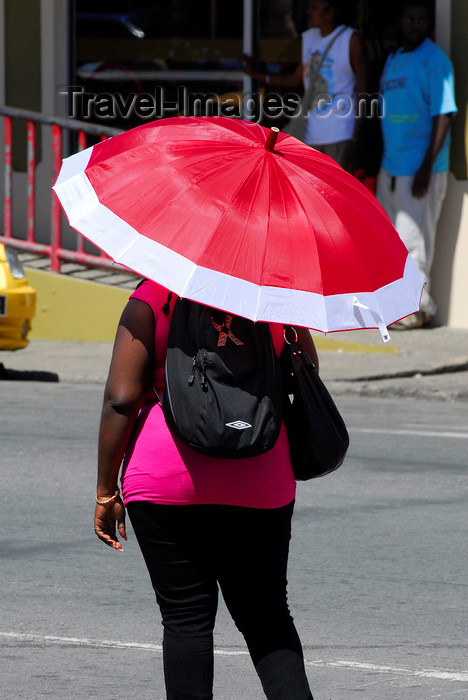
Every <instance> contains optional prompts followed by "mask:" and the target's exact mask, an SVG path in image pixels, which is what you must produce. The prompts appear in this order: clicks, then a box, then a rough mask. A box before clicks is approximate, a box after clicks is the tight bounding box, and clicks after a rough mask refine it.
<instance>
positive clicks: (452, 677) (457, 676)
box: [306, 661, 468, 683]
mask: <svg viewBox="0 0 468 700" xmlns="http://www.w3.org/2000/svg"><path fill="white" fill-rule="evenodd" d="M306 664H307V665H308V666H329V667H332V668H347V669H356V670H358V671H374V673H396V674H399V675H404V676H413V677H415V678H436V679H437V680H441V681H452V682H453V681H455V682H459V683H467V682H468V673H464V672H457V671H446V670H438V669H423V670H421V671H417V670H415V669H410V668H399V667H395V666H380V665H379V664H368V663H360V662H359V661H306Z"/></svg>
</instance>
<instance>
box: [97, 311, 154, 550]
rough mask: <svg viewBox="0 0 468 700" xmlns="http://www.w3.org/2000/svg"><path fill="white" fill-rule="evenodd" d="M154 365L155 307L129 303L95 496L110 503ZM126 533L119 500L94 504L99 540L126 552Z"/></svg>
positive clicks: (115, 356)
mask: <svg viewBox="0 0 468 700" xmlns="http://www.w3.org/2000/svg"><path fill="white" fill-rule="evenodd" d="M153 366H154V316H153V312H152V310H151V308H150V307H149V306H148V305H147V304H145V303H144V302H142V301H139V300H138V299H130V300H129V302H128V304H127V306H126V307H125V309H124V311H123V314H122V317H121V319H120V322H119V326H118V328H117V334H116V338H115V343H114V350H113V353H112V360H111V365H110V369H109V375H108V378H107V382H106V388H105V391H104V402H103V407H102V414H101V424H100V428H99V448H98V475H97V488H96V497H97V499H99V500H100V501H106V500H107V499H109V498H111V497H112V496H114V494H115V493H116V490H117V479H118V474H119V470H120V464H121V462H122V458H123V455H124V452H125V449H126V447H127V444H128V440H129V438H130V435H131V433H132V430H133V426H134V424H135V420H136V418H137V416H138V412H139V410H140V408H141V405H142V403H143V400H144V398H145V396H146V395H147V393H148V389H150V388H151V380H152V372H153ZM116 523H117V524H118V531H119V533H120V536H121V537H123V538H124V539H127V537H126V532H125V510H124V507H123V503H122V501H121V499H120V498H117V499H116V500H112V501H110V502H109V503H107V504H99V503H97V504H96V513H95V520H94V530H95V532H96V534H97V536H98V537H99V539H100V540H102V541H103V542H105V544H107V545H109V546H110V547H114V549H118V550H120V549H122V546H121V544H120V542H119V541H118V539H117V533H116Z"/></svg>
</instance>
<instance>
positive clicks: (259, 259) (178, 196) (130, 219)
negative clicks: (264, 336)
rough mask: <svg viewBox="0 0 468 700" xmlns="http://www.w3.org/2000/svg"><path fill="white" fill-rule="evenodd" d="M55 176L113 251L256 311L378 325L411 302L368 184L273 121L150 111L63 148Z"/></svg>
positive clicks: (406, 261)
mask: <svg viewBox="0 0 468 700" xmlns="http://www.w3.org/2000/svg"><path fill="white" fill-rule="evenodd" d="M275 141H276V142H275ZM54 190H55V192H56V194H57V196H58V198H59V200H60V202H61V205H62V207H63V209H64V211H65V213H66V215H67V217H68V220H69V222H70V225H71V226H73V227H74V228H75V229H77V231H79V232H80V233H81V234H82V235H83V236H85V237H86V238H87V239H89V240H90V241H92V242H93V243H94V244H96V245H97V246H98V247H99V248H101V249H102V250H103V251H105V252H106V253H107V254H108V255H110V256H111V258H113V260H115V261H116V262H118V263H121V264H123V265H125V266H126V267H128V268H130V269H132V270H134V271H135V272H137V273H139V274H140V275H142V276H144V277H148V278H150V279H152V280H154V281H156V282H159V283H160V284H162V285H163V286H165V287H167V288H169V289H170V290H172V291H173V292H175V293H176V294H178V295H179V296H181V297H187V298H189V299H193V300H194V301H198V302H200V303H203V304H207V305H209V306H214V307H217V308H220V309H223V310H225V311H228V312H230V313H234V314H238V315H240V316H244V317H246V318H250V319H252V320H254V321H257V320H258V321H276V322H280V323H284V324H291V325H298V326H305V327H308V328H313V329H316V330H320V331H324V332H329V331H342V330H352V329H358V328H376V327H378V328H379V329H380V331H381V333H382V336H383V337H384V339H386V338H387V332H386V326H388V325H390V324H391V323H393V322H395V321H397V320H399V319H400V318H403V317H404V316H407V315H409V314H411V313H413V312H415V311H417V310H418V309H419V303H420V298H421V292H422V288H423V285H424V279H423V278H422V276H421V274H420V273H419V271H418V269H417V268H416V265H415V264H414V262H413V260H412V259H411V257H410V256H409V255H408V252H407V250H406V248H405V246H404V244H403V243H402V241H401V239H400V238H399V236H398V234H397V232H396V230H395V229H394V227H393V226H392V224H391V223H390V220H389V219H388V217H387V215H386V214H385V212H384V210H383V209H382V208H381V206H380V205H379V204H378V202H377V201H376V199H375V198H374V197H373V195H372V194H370V192H369V191H368V190H367V189H366V188H365V187H364V186H363V185H361V183H360V182H358V180H356V178H354V177H352V176H351V175H349V174H348V173H346V172H345V171H344V170H342V168H340V167H339V166H338V165H337V164H336V163H335V162H334V161H333V160H332V159H331V158H329V157H328V156H325V155H323V154H321V153H318V152H317V151H315V150H314V149H312V148H310V147H309V146H306V145H305V144H303V143H301V142H299V141H297V140H296V139H295V138H293V137H292V136H288V135H286V134H282V133H278V131H277V130H276V131H275V130H271V129H266V128H265V127H262V126H260V125H258V124H253V123H250V122H245V121H240V120H236V119H228V118H223V117H176V118H173V119H163V120H160V121H156V122H151V123H148V124H144V125H143V126H139V127H137V128H135V129H131V130H130V131H127V132H125V133H123V134H119V135H118V136H114V137H113V138H111V139H109V140H107V141H105V142H102V143H99V144H97V145H95V146H93V147H92V148H88V149H87V150H85V151H82V152H80V153H77V154H76V155H73V156H71V157H69V158H67V159H65V160H64V162H63V165H62V169H61V171H60V174H59V177H58V179H57V182H56V183H55V185H54Z"/></svg>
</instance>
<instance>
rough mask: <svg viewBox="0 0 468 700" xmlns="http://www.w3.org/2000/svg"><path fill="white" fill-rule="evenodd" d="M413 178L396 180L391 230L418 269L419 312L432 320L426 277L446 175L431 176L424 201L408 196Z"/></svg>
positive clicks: (428, 281)
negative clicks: (420, 281)
mask: <svg viewBox="0 0 468 700" xmlns="http://www.w3.org/2000/svg"><path fill="white" fill-rule="evenodd" d="M412 183H413V177H412V176H408V177H397V178H396V186H395V204H396V216H395V228H396V230H397V231H398V233H399V234H400V237H401V239H402V241H403V243H404V244H405V246H406V247H407V248H408V251H409V253H410V255H411V256H412V258H413V260H414V261H415V263H416V265H417V266H418V268H419V270H420V272H421V273H422V275H423V277H424V279H425V280H426V285H425V287H424V290H423V295H422V299H421V311H423V312H424V314H425V315H426V316H427V317H432V316H434V314H435V312H436V310H437V306H436V304H435V302H434V300H433V299H432V297H431V296H430V293H429V289H430V281H431V277H430V273H431V267H432V261H433V258H434V247H435V238H436V231H437V221H438V219H439V215H440V211H441V209H442V203H443V201H444V197H445V192H446V189H447V173H434V174H433V175H432V177H431V182H430V185H429V190H428V192H427V194H426V196H425V197H422V198H421V199H417V198H416V197H413V195H412V194H411V186H412Z"/></svg>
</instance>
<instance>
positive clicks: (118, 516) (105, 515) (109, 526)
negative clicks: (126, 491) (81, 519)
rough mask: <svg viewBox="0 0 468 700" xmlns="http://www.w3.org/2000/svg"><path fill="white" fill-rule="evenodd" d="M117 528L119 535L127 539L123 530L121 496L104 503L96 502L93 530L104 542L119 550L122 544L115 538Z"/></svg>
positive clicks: (123, 510) (123, 512)
mask: <svg viewBox="0 0 468 700" xmlns="http://www.w3.org/2000/svg"><path fill="white" fill-rule="evenodd" d="M116 526H117V527H116ZM117 530H118V534H119V535H120V537H122V538H123V539H124V540H127V533H126V531H125V508H124V505H123V503H122V500H121V498H120V497H118V498H117V499H116V500H115V501H112V502H111V503H107V504H105V505H100V504H99V503H96V512H95V514H94V532H95V533H96V535H97V536H98V537H99V539H100V540H101V541H102V542H104V544H107V545H108V546H109V547H113V548H114V549H117V550H118V551H120V552H121V551H122V545H121V544H120V542H119V540H118V539H117Z"/></svg>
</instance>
